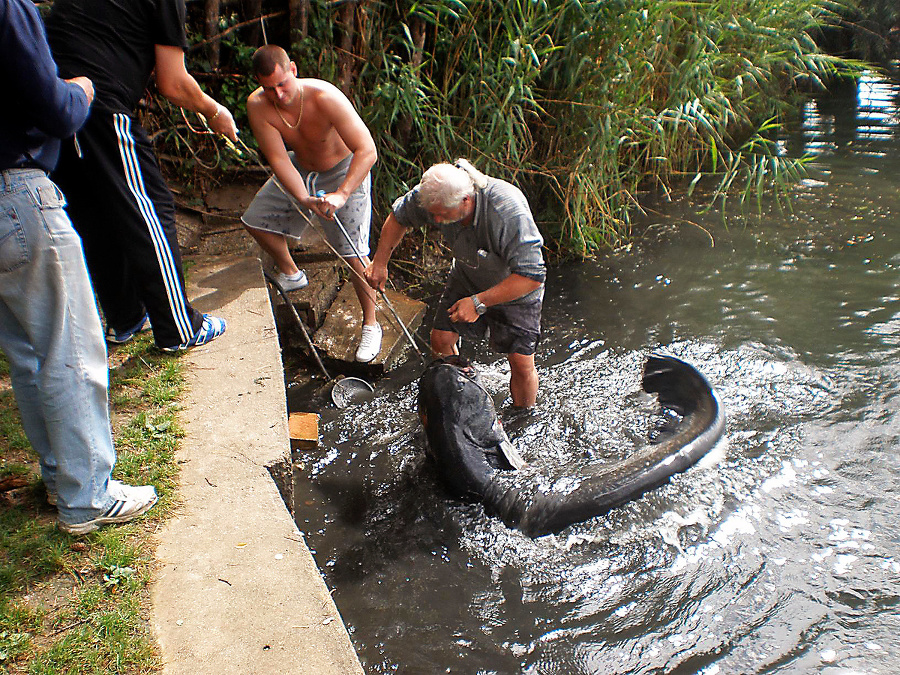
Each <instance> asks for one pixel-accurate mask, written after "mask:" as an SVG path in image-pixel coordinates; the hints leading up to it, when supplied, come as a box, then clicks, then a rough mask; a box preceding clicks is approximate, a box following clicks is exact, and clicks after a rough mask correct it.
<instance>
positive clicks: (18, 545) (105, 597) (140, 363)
mask: <svg viewBox="0 0 900 675" xmlns="http://www.w3.org/2000/svg"><path fill="white" fill-rule="evenodd" d="M113 358H114V359H123V362H122V364H121V365H119V366H118V367H116V368H114V369H113V370H112V372H111V390H112V391H113V392H117V395H115V396H111V401H113V412H114V413H115V416H116V417H117V418H118V419H119V420H120V421H121V422H122V425H123V427H124V428H123V429H121V430H117V432H116V434H115V437H116V450H117V462H116V467H115V475H116V477H117V478H120V479H122V480H124V481H125V482H128V483H132V484H145V483H147V482H150V483H152V484H154V485H155V486H156V489H157V492H158V493H159V495H160V502H161V503H160V504H159V505H157V506H156V507H155V508H154V509H153V510H152V511H151V512H150V513H149V514H147V516H145V517H144V518H142V519H141V520H140V521H137V522H135V523H132V524H128V525H120V526H116V527H106V528H101V529H100V530H98V531H96V532H93V533H91V534H89V535H86V536H84V537H73V536H70V535H67V534H64V533H63V532H61V531H60V530H59V529H58V528H57V527H56V523H55V520H56V514H55V511H54V510H53V509H52V508H51V507H49V506H47V505H45V504H44V491H43V489H39V488H37V487H35V488H34V489H31V490H25V491H23V494H22V495H21V497H19V498H17V499H16V500H14V501H12V502H10V503H5V502H4V503H3V504H0V672H6V671H7V670H8V669H12V670H13V672H32V673H72V674H73V675H74V674H76V673H77V674H78V675H84V674H87V673H109V674H112V673H122V672H156V670H158V668H159V659H158V657H157V655H156V653H155V646H154V642H153V640H152V637H151V636H150V635H149V632H148V630H147V626H146V620H145V618H144V617H143V616H142V614H141V602H142V601H143V600H145V597H146V585H147V583H148V582H149V579H150V577H151V573H152V568H153V564H154V563H153V557H152V537H151V535H150V534H149V533H147V532H145V530H143V529H142V528H143V527H145V526H146V523H147V521H151V522H152V521H154V520H159V519H160V518H162V517H164V516H165V514H166V512H167V510H168V506H170V505H171V503H172V501H173V499H174V497H173V492H174V478H175V475H176V473H177V468H178V467H177V464H176V461H175V450H176V447H177V442H178V437H179V436H180V434H181V432H180V430H179V428H178V424H177V421H176V418H175V413H176V411H177V409H178V399H179V396H180V395H181V390H182V387H183V367H182V366H181V360H180V359H178V358H173V357H170V356H166V355H163V354H161V353H160V352H159V351H158V350H156V349H155V348H154V347H153V342H152V338H151V336H150V335H142V336H139V337H138V338H137V339H135V340H134V341H133V342H131V343H129V344H127V345H123V346H122V347H119V348H117V350H116V354H115V356H114V357H113ZM2 361H3V359H2V357H0V362H2ZM4 379H6V381H3V380H4ZM3 387H8V378H2V377H0V390H2V388H3ZM126 392H127V394H126ZM12 405H14V403H12ZM0 407H2V402H0ZM11 426H15V425H14V424H11ZM11 451H14V452H12V454H10V453H11ZM10 457H12V459H9V458H10ZM30 459H31V458H29V457H26V454H25V453H24V452H22V451H20V450H18V449H17V448H13V447H11V446H10V444H9V443H8V442H7V439H6V438H4V437H0V460H2V462H3V466H2V474H0V475H20V474H26V475H31V477H32V479H33V481H34V482H35V485H39V476H37V475H36V474H33V473H32V469H31V468H29V466H25V465H23V464H20V463H19V462H20V461H25V460H29V461H30ZM26 488H27V486H26ZM60 588H62V589H64V592H63V591H60V590H59V589H60ZM45 597H52V598H53V602H52V605H53V610H52V611H47V609H46V607H45V605H44V602H43V600H41V599H42V598H45ZM32 605H37V607H35V606H32Z"/></svg>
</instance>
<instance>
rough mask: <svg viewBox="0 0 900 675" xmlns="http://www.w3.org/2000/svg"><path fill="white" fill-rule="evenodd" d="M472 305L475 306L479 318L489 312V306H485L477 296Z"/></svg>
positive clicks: (474, 296)
mask: <svg viewBox="0 0 900 675" xmlns="http://www.w3.org/2000/svg"><path fill="white" fill-rule="evenodd" d="M472 304H473V305H475V313H476V314H477V315H478V316H481V315H482V314H484V313H485V312H486V311H487V305H485V304H484V303H483V302H482V301H481V300H479V299H478V296H477V295H473V296H472Z"/></svg>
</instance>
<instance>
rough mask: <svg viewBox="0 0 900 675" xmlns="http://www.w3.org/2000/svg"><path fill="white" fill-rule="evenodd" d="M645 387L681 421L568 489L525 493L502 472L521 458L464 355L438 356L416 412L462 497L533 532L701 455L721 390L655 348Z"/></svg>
mask: <svg viewBox="0 0 900 675" xmlns="http://www.w3.org/2000/svg"><path fill="white" fill-rule="evenodd" d="M642 384H643V387H644V390H645V391H647V392H650V393H656V394H657V397H658V400H659V403H660V406H661V407H662V408H663V409H666V410H671V411H674V412H675V413H676V414H677V416H678V417H679V418H680V421H679V422H678V423H677V425H675V427H674V429H671V430H670V431H668V432H667V433H665V434H664V435H663V436H662V438H661V439H660V440H659V441H658V442H655V443H649V444H648V445H646V446H645V447H642V448H639V449H636V450H635V451H634V452H633V453H631V454H630V455H629V456H628V457H626V458H625V459H623V460H622V461H620V462H615V463H612V464H602V465H600V466H599V467H598V468H597V469H596V470H595V471H593V472H591V473H590V474H589V475H585V476H576V477H575V478H578V479H580V483H579V485H578V487H576V488H575V489H574V490H572V491H570V492H567V493H565V494H561V493H539V494H537V495H536V496H534V497H528V498H525V497H523V496H522V494H521V493H520V492H519V491H518V490H517V489H515V488H511V487H505V486H503V485H502V484H501V482H500V481H498V480H497V476H498V472H500V471H508V470H513V469H516V468H521V466H523V465H524V462H522V460H521V458H520V457H519V456H518V454H517V453H516V452H515V449H514V448H513V447H512V444H511V443H510V442H509V439H508V438H507V436H506V433H505V432H504V431H503V428H502V426H501V425H500V422H499V419H498V418H497V413H496V411H495V409H494V404H493V400H492V399H491V397H490V396H489V395H488V393H487V392H486V391H485V390H484V389H483V388H482V387H481V385H480V384H479V383H478V382H477V380H476V376H475V372H474V370H473V369H472V368H471V367H469V366H468V365H467V364H466V363H465V362H464V361H463V360H461V359H458V358H447V359H441V360H437V361H434V362H433V363H432V364H431V365H430V366H429V367H428V368H427V370H426V371H425V373H424V374H423V375H422V377H421V378H420V380H419V397H418V404H419V414H420V416H421V417H422V421H423V424H424V426H425V433H426V436H427V439H428V448H429V452H430V454H431V455H432V457H433V458H434V460H435V462H436V464H437V469H438V474H439V476H440V479H441V480H442V482H443V483H444V485H445V486H446V487H447V489H448V490H449V491H450V493H451V494H452V495H453V496H455V497H457V498H460V499H465V500H470V501H480V502H482V503H484V505H485V507H486V508H487V509H488V510H489V511H491V512H492V513H495V514H497V515H498V516H499V517H500V518H501V519H502V520H503V521H504V522H505V523H506V524H507V525H509V526H511V527H517V528H518V529H520V530H521V531H522V532H524V533H525V534H526V535H528V536H530V537H537V536H541V535H545V534H551V533H555V532H559V531H560V530H562V529H564V528H566V527H568V526H569V525H572V524H574V523H578V522H581V521H584V520H588V519H590V518H593V517H594V516H598V515H601V514H603V513H606V512H607V511H609V510H610V509H612V508H614V507H616V506H618V505H620V504H623V503H625V502H627V501H629V500H632V499H636V498H637V497H639V496H640V495H642V494H643V493H644V492H646V491H647V490H650V489H653V488H655V487H657V486H659V485H661V484H663V483H665V482H666V481H667V480H668V479H669V478H670V477H671V476H672V475H674V474H675V473H678V472H681V471H684V470H685V469H687V468H688V467H690V466H691V465H693V464H694V463H696V462H697V460H699V459H700V458H701V457H702V456H703V455H705V454H706V453H707V452H708V451H709V449H710V448H711V447H712V446H713V445H715V443H716V442H717V441H718V439H719V438H720V437H721V435H722V432H723V430H724V428H725V414H724V412H723V410H722V406H721V403H720V402H719V398H718V396H717V395H716V393H715V391H714V390H713V389H712V387H711V386H710V385H709V383H708V382H707V381H706V379H705V378H704V377H703V376H702V375H701V374H700V373H699V372H698V371H697V370H696V369H695V368H694V367H693V366H691V365H690V364H688V363H686V362H684V361H681V360H679V359H676V358H674V357H671V356H661V355H651V356H650V357H649V358H648V359H647V362H646V364H645V366H644V376H643V380H642Z"/></svg>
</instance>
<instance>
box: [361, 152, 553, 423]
mask: <svg viewBox="0 0 900 675" xmlns="http://www.w3.org/2000/svg"><path fill="white" fill-rule="evenodd" d="M423 224H437V225H438V226H440V229H441V234H442V236H443V238H444V239H445V240H446V241H447V243H448V244H449V245H450V247H451V249H452V251H453V265H452V267H451V270H450V276H449V278H448V280H447V284H446V286H445V288H444V292H443V295H442V296H441V300H440V303H439V305H438V310H437V315H436V316H435V319H434V328H433V329H432V331H431V350H432V352H433V353H434V354H435V355H437V356H445V355H450V354H457V353H458V348H457V342H458V340H459V336H460V335H461V334H462V335H466V336H467V337H469V336H472V337H484V336H485V335H486V334H488V333H490V342H491V346H492V347H493V348H494V349H495V350H496V351H498V352H500V353H503V354H506V355H507V358H508V359H509V366H510V381H509V388H510V392H511V394H512V401H513V405H514V406H516V407H522V408H527V407H531V406H533V405H534V403H535V401H536V399H537V389H538V376H537V370H536V369H535V367H534V353H535V350H536V349H537V343H538V340H539V338H540V330H541V305H542V302H543V297H544V280H545V278H546V274H547V271H546V267H545V265H544V258H543V254H542V252H541V247H542V246H543V244H544V240H543V238H542V237H541V233H540V231H538V228H537V225H536V224H535V222H534V217H533V216H532V214H531V209H530V208H529V206H528V201H527V200H526V199H525V196H524V195H523V194H522V192H521V191H520V190H519V189H518V188H517V187H515V186H514V185H511V184H510V183H507V182H506V181H503V180H500V179H497V178H490V177H488V176H485V175H484V174H483V173H481V172H480V171H478V170H477V169H475V167H473V166H472V165H471V164H470V163H469V162H468V161H467V160H465V159H458V160H457V161H456V162H455V163H454V164H436V165H434V166H432V167H431V168H430V169H428V170H427V171H426V172H425V173H424V174H423V175H422V179H421V181H420V182H419V184H418V185H417V186H416V187H414V188H413V189H412V190H410V191H409V192H408V193H407V194H405V195H404V196H402V197H400V198H399V199H398V200H397V201H395V202H394V204H393V207H392V212H391V214H390V215H389V216H388V217H387V220H386V221H385V223H384V226H383V228H382V230H381V238H380V240H379V242H378V249H377V250H376V252H375V256H374V257H373V258H372V263H371V264H370V265H369V266H368V267H367V268H366V273H365V276H366V280H367V281H368V282H369V284H370V285H371V286H372V287H373V288H376V289H383V288H384V285H385V282H386V281H387V276H388V273H387V263H388V260H390V257H391V254H392V253H393V252H394V249H395V248H396V247H397V245H398V244H399V243H400V240H401V239H402V238H403V235H404V234H405V233H406V230H407V228H409V227H412V226H414V225H423Z"/></svg>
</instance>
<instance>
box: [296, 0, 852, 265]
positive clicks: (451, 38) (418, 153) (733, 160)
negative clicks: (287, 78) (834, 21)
mask: <svg viewBox="0 0 900 675" xmlns="http://www.w3.org/2000/svg"><path fill="white" fill-rule="evenodd" d="M834 8H835V5H834V3H828V2H823V1H821V0H708V1H704V2H684V1H678V0H671V1H667V0H575V1H573V0H514V1H513V2H509V1H508V0H421V1H417V2H414V3H413V2H405V1H400V2H394V3H382V2H378V1H370V2H368V3H364V5H363V6H362V7H361V8H360V9H359V10H358V11H360V12H364V13H365V16H366V17H367V19H366V21H367V23H365V24H361V25H362V26H363V28H362V30H363V34H362V38H361V39H360V41H359V42H358V44H359V45H362V46H361V47H359V48H358V53H357V57H358V62H359V63H360V64H362V65H360V66H359V68H358V70H357V72H356V77H355V79H354V80H353V82H352V92H351V95H352V96H353V97H354V98H355V99H356V102H357V105H358V106H359V107H360V109H361V110H362V113H363V117H364V119H365V120H366V122H367V123H368V124H369V126H370V128H371V129H372V131H373V134H374V135H375V137H376V139H377V140H378V142H379V144H380V148H379V150H380V156H381V160H380V162H379V164H378V166H377V175H376V186H377V189H378V191H379V192H378V194H377V195H376V200H377V203H376V208H377V209H378V210H379V211H381V212H383V211H384V210H385V209H386V208H387V205H389V204H390V201H391V200H392V199H393V198H395V197H396V196H397V195H398V194H400V193H402V192H403V191H404V190H405V189H408V188H409V187H410V186H411V185H414V184H415V182H416V180H417V179H418V176H419V175H420V174H421V171H422V170H423V169H424V168H427V166H429V165H431V164H432V163H434V162H438V161H445V160H447V159H453V158H454V157H456V156H466V157H468V158H470V159H472V160H473V161H474V163H475V164H476V165H477V166H479V168H481V169H482V170H484V171H485V172H486V173H489V174H492V175H496V176H500V177H503V178H506V179H509V180H513V181H516V182H517V183H518V184H519V185H521V186H522V187H523V189H525V190H526V193H527V194H528V195H529V197H530V198H531V201H532V206H533V207H534V208H535V211H536V212H538V213H539V214H541V218H542V221H543V222H542V226H543V228H544V231H545V232H546V233H547V234H548V235H549V236H550V239H551V241H555V242H556V243H558V245H559V247H560V249H563V250H567V251H571V252H575V253H577V254H580V255H586V256H587V255H592V254H594V253H595V252H597V251H598V250H601V249H605V248H609V247H614V246H617V245H619V244H621V243H622V242H624V241H625V240H627V239H628V237H629V236H630V230H631V223H632V217H633V214H634V212H635V209H637V208H639V205H640V195H641V193H642V191H644V190H648V189H661V190H663V191H666V190H672V189H680V190H689V191H690V190H694V189H695V188H696V187H697V186H698V185H702V186H704V195H705V199H706V201H707V203H714V202H715V201H716V200H721V199H723V198H724V197H726V196H728V195H736V196H738V197H739V198H740V199H741V200H744V201H746V200H747V199H757V200H758V199H760V198H761V197H762V195H764V194H767V193H769V192H770V191H771V190H772V189H773V187H774V188H778V187H779V186H780V187H782V188H784V187H786V186H789V185H790V184H791V182H792V181H794V180H796V178H797V177H798V176H799V175H801V173H802V158H791V157H786V156H784V155H783V154H781V151H780V145H779V144H777V143H776V142H775V140H776V134H777V130H778V127H779V123H780V120H781V119H782V118H783V115H784V114H785V113H786V112H788V111H790V110H792V109H793V108H794V106H795V104H796V102H797V93H798V92H799V91H801V90H808V89H809V88H815V87H823V81H825V80H827V78H829V77H831V76H833V75H834V74H835V73H837V72H838V69H839V68H842V67H845V64H844V62H842V61H840V60H839V59H836V58H834V57H830V56H828V55H825V54H823V53H820V52H819V50H818V49H817V47H816V45H815V43H814V42H813V40H812V39H811V38H810V37H809V32H810V31H811V30H813V29H814V28H815V27H816V26H818V25H819V24H821V23H822V22H823V21H825V20H827V19H829V17H831V16H832V15H833V11H834ZM310 39H312V38H307V44H308V42H309V40H310ZM329 39H330V38H329ZM328 48H330V47H328V46H327V45H326V47H325V48H324V51H327V50H328ZM309 53H316V52H315V50H312V51H311V52H309ZM322 53H323V51H322V50H320V51H319V52H318V54H319V55H320V56H318V57H317V61H316V63H311V62H307V63H305V64H301V70H306V71H307V72H308V71H309V70H315V69H316V68H318V67H320V66H321V65H322V64H323V59H322V57H321V54H322ZM851 65H852V64H851Z"/></svg>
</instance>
